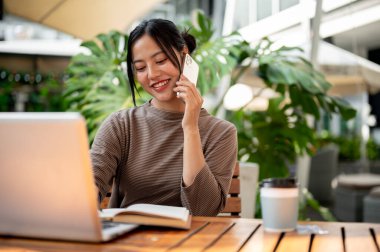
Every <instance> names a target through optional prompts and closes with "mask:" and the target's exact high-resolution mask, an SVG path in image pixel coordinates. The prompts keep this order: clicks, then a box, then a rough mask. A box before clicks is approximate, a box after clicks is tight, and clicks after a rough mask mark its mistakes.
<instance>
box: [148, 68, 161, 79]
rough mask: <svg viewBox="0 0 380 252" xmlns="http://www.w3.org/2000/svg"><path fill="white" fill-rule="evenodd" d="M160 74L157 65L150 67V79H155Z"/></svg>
mask: <svg viewBox="0 0 380 252" xmlns="http://www.w3.org/2000/svg"><path fill="white" fill-rule="evenodd" d="M159 75H160V71H159V70H158V69H157V68H156V67H154V66H151V67H148V78H149V79H155V78H156V77H158V76H159Z"/></svg>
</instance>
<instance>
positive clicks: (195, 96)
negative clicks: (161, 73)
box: [173, 54, 203, 130]
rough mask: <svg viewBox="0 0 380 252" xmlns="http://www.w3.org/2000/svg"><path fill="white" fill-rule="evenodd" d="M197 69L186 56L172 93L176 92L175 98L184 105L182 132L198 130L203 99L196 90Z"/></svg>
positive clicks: (196, 65)
mask: <svg viewBox="0 0 380 252" xmlns="http://www.w3.org/2000/svg"><path fill="white" fill-rule="evenodd" d="M198 71H199V67H198V64H197V63H196V62H195V61H194V60H193V59H192V58H191V57H190V55H188V54H186V56H185V60H184V68H183V74H182V75H181V77H180V79H179V81H177V87H175V88H174V90H173V91H174V92H177V97H178V98H179V99H182V100H183V101H184V102H185V104H186V107H185V114H184V117H183V120H182V128H183V129H184V130H186V129H190V130H195V129H198V117H199V113H200V110H201V108H202V104H203V98H202V96H201V94H200V93H199V91H198V89H197V88H196V83H197V78H198Z"/></svg>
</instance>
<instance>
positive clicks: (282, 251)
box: [276, 231, 310, 252]
mask: <svg viewBox="0 0 380 252" xmlns="http://www.w3.org/2000/svg"><path fill="white" fill-rule="evenodd" d="M309 244H310V235H306V234H304V235H299V234H297V232H296V231H293V232H286V233H285V234H284V236H283V238H282V239H281V242H280V244H279V246H278V247H277V250H276V252H277V251H278V252H286V251H305V252H306V251H308V250H309Z"/></svg>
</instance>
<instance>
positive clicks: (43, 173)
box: [0, 113, 101, 240]
mask: <svg viewBox="0 0 380 252" xmlns="http://www.w3.org/2000/svg"><path fill="white" fill-rule="evenodd" d="M0 174H1V175H0V202H1V207H0V223H1V225H0V234H2V235H16V236H28V237H42V238H58V239H74V240H99V239H100V236H101V223H100V221H99V219H98V216H97V197H96V193H95V192H96V190H95V184H94V181H93V174H92V170H91V161H90V154H89V147H88V140H87V131H86V125H85V120H84V119H83V118H82V116H81V115H80V114H79V113H0ZM78 238H79V239H78Z"/></svg>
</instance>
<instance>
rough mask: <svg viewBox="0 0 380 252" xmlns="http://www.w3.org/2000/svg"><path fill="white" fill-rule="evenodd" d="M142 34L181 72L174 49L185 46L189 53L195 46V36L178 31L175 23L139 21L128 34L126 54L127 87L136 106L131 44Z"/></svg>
mask: <svg viewBox="0 0 380 252" xmlns="http://www.w3.org/2000/svg"><path fill="white" fill-rule="evenodd" d="M144 34H147V35H149V36H150V37H152V38H153V39H154V41H155V42H156V43H157V45H158V46H159V47H160V48H161V50H162V51H163V52H164V53H165V54H166V56H167V57H168V58H169V60H170V61H171V62H172V63H173V65H174V66H176V67H177V69H179V71H180V72H181V63H180V62H179V60H178V58H177V56H176V54H175V51H174V50H173V48H174V49H175V50H177V51H178V52H181V50H182V49H183V48H184V47H185V46H187V48H188V49H189V53H192V52H193V51H194V49H195V47H196V42H195V38H194V37H193V36H192V35H190V34H189V33H188V31H185V32H182V33H180V32H179V30H178V29H177V27H176V26H175V24H174V23H173V22H171V21H169V20H165V19H150V20H145V21H143V22H141V23H140V24H139V25H138V26H137V27H136V28H135V29H134V30H133V31H132V32H131V33H130V35H129V39H128V54H127V71H128V79H129V87H130V90H131V94H132V99H133V104H134V105H135V106H136V97H135V90H136V91H137V88H136V83H135V79H134V74H133V64H132V58H133V55H132V46H133V44H134V43H135V42H136V41H137V40H138V39H139V38H141V37H142V36H143V35H144Z"/></svg>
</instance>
